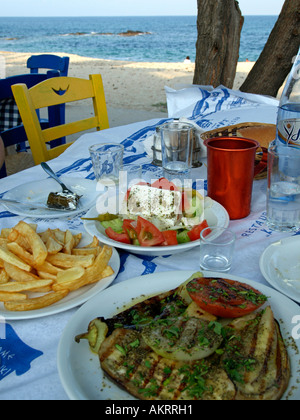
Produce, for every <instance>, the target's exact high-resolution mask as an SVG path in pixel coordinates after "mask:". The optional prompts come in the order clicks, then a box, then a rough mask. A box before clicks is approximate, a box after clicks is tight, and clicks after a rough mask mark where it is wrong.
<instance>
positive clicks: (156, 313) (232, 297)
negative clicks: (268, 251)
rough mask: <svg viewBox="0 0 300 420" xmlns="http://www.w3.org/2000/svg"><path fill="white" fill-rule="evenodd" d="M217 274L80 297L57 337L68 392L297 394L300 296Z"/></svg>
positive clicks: (162, 276)
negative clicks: (294, 322) (295, 327)
mask: <svg viewBox="0 0 300 420" xmlns="http://www.w3.org/2000/svg"><path fill="white" fill-rule="evenodd" d="M218 276H219V275H216V273H207V272H206V273H205V277H204V275H203V274H202V273H192V272H188V271H181V272H180V271H179V272H166V273H159V274H153V275H149V276H147V281H146V282H143V280H142V279H145V276H143V277H140V278H136V279H132V280H129V281H126V282H124V283H120V284H117V285H115V286H112V287H110V288H109V289H107V290H105V291H104V292H102V293H101V294H99V295H98V296H97V297H95V298H94V299H93V300H92V301H90V302H89V303H88V304H86V305H84V306H83V307H82V308H81V309H80V310H79V311H78V312H77V313H76V314H75V316H74V318H73V320H72V321H71V323H70V325H69V326H68V327H67V328H66V330H65V332H64V334H63V336H62V340H61V342H60V346H59V353H58V356H59V357H58V368H59V372H60V377H61V380H62V383H63V385H64V388H65V390H66V391H67V393H68V395H69V397H70V398H71V399H142V400H216V399H218V400H220V399H221V400H241V399H242V400H278V399H281V398H289V399H298V398H299V389H298V385H297V380H296V376H297V369H298V368H299V361H300V358H299V349H298V343H297V340H295V339H293V337H292V329H291V319H292V318H291V317H292V316H295V315H297V310H298V306H297V305H296V304H294V303H293V302H292V301H290V300H289V299H287V298H286V297H284V296H282V295H280V294H279V293H278V292H276V291H274V290H273V289H270V288H268V287H266V286H263V285H261V284H258V283H255V282H250V281H247V280H245V281H241V280H243V279H240V278H237V277H233V276H229V275H228V278H220V277H218ZM255 286H256V287H257V288H256V287H255ZM298 312H299V311H298ZM88 317H90V318H88ZM66 348H67V352H66ZM66 354H68V357H67V358H66V356H65V355H66ZM66 363H67V365H68V368H66V366H65V364H66ZM92 372H93V375H91V373H92Z"/></svg>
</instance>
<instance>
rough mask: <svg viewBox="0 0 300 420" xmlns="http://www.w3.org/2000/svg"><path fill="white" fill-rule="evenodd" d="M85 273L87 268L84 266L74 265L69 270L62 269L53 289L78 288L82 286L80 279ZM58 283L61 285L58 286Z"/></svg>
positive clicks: (71, 289)
mask: <svg viewBox="0 0 300 420" xmlns="http://www.w3.org/2000/svg"><path fill="white" fill-rule="evenodd" d="M84 274H85V269H84V268H83V267H72V268H69V269H67V270H64V271H61V272H60V273H58V274H57V277H56V282H55V284H54V285H53V286H52V288H53V290H63V289H68V290H69V291H73V290H76V289H77V288H80V287H81V286H80V284H81V282H80V279H82V278H83V276H84ZM56 285H59V287H57V288H56ZM78 285H79V287H78Z"/></svg>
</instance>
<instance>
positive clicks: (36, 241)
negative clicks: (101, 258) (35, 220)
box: [14, 221, 48, 265]
mask: <svg viewBox="0 0 300 420" xmlns="http://www.w3.org/2000/svg"><path fill="white" fill-rule="evenodd" d="M14 229H15V230H16V231H17V232H18V233H19V234H20V235H21V236H23V237H25V238H26V240H27V241H28V243H29V244H30V247H31V251H32V255H33V258H34V261H35V263H36V264H39V265H40V264H43V262H44V261H45V260H46V258H47V255H48V252H47V248H46V246H45V244H44V242H43V241H42V239H41V238H40V236H39V235H38V234H37V233H36V231H35V230H34V229H33V228H32V227H31V226H30V225H28V224H27V223H25V222H23V221H21V222H19V223H18V224H17V225H16V226H15V228H14Z"/></svg>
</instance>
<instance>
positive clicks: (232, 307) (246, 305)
mask: <svg viewBox="0 0 300 420" xmlns="http://www.w3.org/2000/svg"><path fill="white" fill-rule="evenodd" d="M187 291H188V293H189V295H190V297H191V298H192V299H193V301H195V302H196V303H197V305H198V306H200V308H202V309H204V310H205V311H207V312H209V313H210V314H212V315H215V316H218V317H221V318H238V317H241V316H244V315H247V314H249V313H251V312H253V311H255V310H256V309H258V308H260V307H261V306H262V305H263V304H264V303H265V302H266V300H267V297H266V296H264V295H263V294H262V293H261V292H259V291H258V290H256V289H254V288H253V287H251V286H249V285H248V284H245V283H240V282H238V281H234V280H228V279H224V278H208V277H199V278H196V279H193V280H191V281H190V282H189V283H188V285H187Z"/></svg>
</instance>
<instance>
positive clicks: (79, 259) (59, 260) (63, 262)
mask: <svg viewBox="0 0 300 420" xmlns="http://www.w3.org/2000/svg"><path fill="white" fill-rule="evenodd" d="M94 260H95V257H94V255H69V254H64V253H63V252H59V253H58V254H55V255H48V257H47V261H48V262H50V263H51V264H53V265H55V266H57V267H61V268H72V267H77V266H81V267H84V268H86V267H90V266H91V265H92V264H93V262H94Z"/></svg>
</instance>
